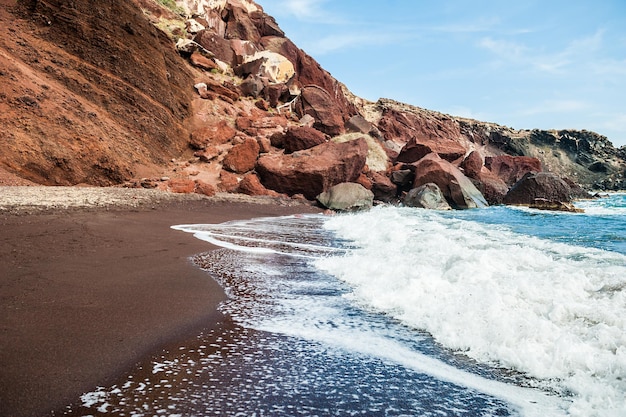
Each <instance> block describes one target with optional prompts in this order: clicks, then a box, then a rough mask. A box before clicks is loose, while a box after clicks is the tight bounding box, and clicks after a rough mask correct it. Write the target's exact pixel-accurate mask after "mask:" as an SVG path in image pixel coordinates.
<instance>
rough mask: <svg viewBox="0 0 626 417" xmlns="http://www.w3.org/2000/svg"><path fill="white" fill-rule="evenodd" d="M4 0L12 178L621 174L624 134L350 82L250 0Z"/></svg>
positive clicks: (262, 184)
mask: <svg viewBox="0 0 626 417" xmlns="http://www.w3.org/2000/svg"><path fill="white" fill-rule="evenodd" d="M4 2H5V3H6V5H7V6H6V7H3V8H2V9H0V23H1V24H0V35H1V36H0V120H2V123H3V129H2V130H0V140H2V141H3V144H4V146H3V147H2V148H0V172H6V173H7V174H6V175H9V176H11V178H19V179H21V180H23V181H32V182H35V183H41V184H49V185H75V184H91V185H114V184H120V185H121V184H124V185H126V186H141V187H150V188H158V189H163V190H174V189H175V190H183V191H189V190H191V192H200V193H202V192H203V191H202V190H208V193H209V194H210V193H211V192H212V191H211V190H219V191H226V192H241V193H247V194H257V193H258V194H261V195H267V194H268V193H270V194H271V193H276V192H278V193H286V194H289V195H295V194H302V195H304V196H305V197H306V198H308V199H311V200H313V199H315V197H316V196H317V195H318V194H320V193H322V192H324V191H328V188H329V187H331V186H333V185H335V184H337V183H340V182H358V183H359V184H361V185H362V186H363V187H365V188H366V189H368V190H370V191H371V192H373V193H374V196H375V199H377V200H380V201H385V202H397V199H398V197H399V196H401V195H402V194H403V193H406V192H409V191H410V190H411V189H412V188H414V187H416V186H419V185H422V182H423V181H427V182H432V181H431V180H429V179H428V178H429V176H432V175H435V174H434V173H433V171H432V169H433V168H432V166H433V165H438V168H437V172H438V174H437V177H438V178H437V184H438V186H439V187H440V188H441V190H442V192H443V194H444V196H445V197H446V198H447V199H448V200H449V202H450V203H451V205H452V206H454V207H457V208H464V207H473V206H481V205H484V204H485V199H486V200H487V201H488V202H489V204H501V203H502V202H503V201H508V200H505V199H504V196H505V195H507V193H508V192H509V189H510V188H511V187H512V186H513V185H514V184H515V183H516V181H518V180H520V179H521V178H522V177H523V176H524V175H525V174H527V173H531V172H541V171H545V172H552V173H554V174H556V175H558V176H559V177H561V178H562V179H563V181H564V182H566V183H567V184H568V185H569V186H570V189H571V190H572V191H571V195H573V196H576V197H581V196H585V195H586V193H585V191H584V189H591V188H594V189H600V190H613V189H620V188H626V160H625V158H626V150H625V149H624V148H622V149H615V148H614V147H613V146H612V145H611V144H610V142H609V141H608V139H607V138H605V137H603V136H601V135H598V134H596V133H593V132H587V131H573V130H559V131H540V130H515V129H512V128H509V127H506V126H500V125H496V124H494V123H487V122H480V121H476V120H472V119H466V118H460V117H455V116H451V115H446V114H442V113H438V112H435V111H431V110H426V109H422V108H419V107H415V106H411V105H408V104H403V103H399V102H396V101H393V100H390V99H380V100H378V101H377V102H369V101H367V100H364V99H361V98H359V97H356V96H354V95H353V94H352V93H350V91H348V89H347V88H346V87H345V86H344V85H343V84H341V83H340V82H339V81H338V80H336V79H334V78H333V77H332V76H331V75H330V74H329V73H328V72H327V71H326V70H324V69H323V68H322V67H321V66H320V65H319V64H318V63H317V62H316V61H315V60H314V59H313V58H312V57H310V56H309V55H307V54H306V53H305V52H304V51H302V50H301V49H299V48H298V47H297V46H296V45H295V44H294V43H293V42H292V41H291V40H289V39H288V38H287V37H285V34H284V32H283V31H282V30H281V29H280V27H279V26H278V24H277V23H276V21H275V20H274V19H273V18H272V17H271V16H268V15H267V14H266V13H265V12H264V11H263V8H262V7H261V5H259V4H257V3H256V2H254V1H251V0H178V1H172V2H163V1H157V0H132V1H130V2H122V1H121V0H112V1H110V2H107V4H106V5H100V4H98V5H96V4H95V2H94V1H93V0H75V1H73V2H70V3H67V2H64V1H61V0H50V1H46V2H38V1H32V0H28V1H27V0H24V1H21V2H18V1H17V0H4ZM3 4H4V3H3ZM94 9H97V10H98V13H97V16H96V15H95V14H94V13H93V10H94ZM349 142H357V143H358V145H355V144H354V143H352V144H348V143H349ZM363 143H365V145H366V146H365V148H366V150H365V158H366V159H365V163H363V161H362V158H363V157H364V154H363ZM339 145H341V146H339ZM338 147H339V148H342V147H345V149H349V151H347V152H346V153H342V152H337V151H335V150H333V149H337V148H338ZM357 149H358V150H357ZM432 155H436V156H437V157H438V158H440V159H441V160H442V161H444V162H445V164H444V163H443V162H437V163H434V162H433V156H432ZM283 175H284V177H282V176H283ZM165 178H167V180H165ZM170 180H171V181H170ZM12 181H13V180H12ZM191 183H194V184H196V185H195V186H194V187H192V186H191ZM198 184H206V186H204V185H203V186H202V187H199V186H198ZM461 184H462V185H461ZM183 185H184V186H183ZM579 185H580V186H582V188H581V187H580V186H579ZM472 187H473V189H472ZM463 190H464V191H463ZM483 196H484V198H483Z"/></svg>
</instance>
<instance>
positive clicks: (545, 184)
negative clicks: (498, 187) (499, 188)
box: [503, 172, 572, 205]
mask: <svg viewBox="0 0 626 417" xmlns="http://www.w3.org/2000/svg"><path fill="white" fill-rule="evenodd" d="M537 199H544V200H547V201H553V202H570V201H571V200H572V190H571V188H570V186H569V185H568V184H567V183H566V182H565V181H563V180H562V179H561V178H559V177H558V176H557V175H555V174H553V173H551V172H538V173H528V174H526V175H524V177H523V178H522V179H520V180H519V181H518V182H517V183H516V184H515V185H514V186H513V187H512V188H511V190H510V191H509V192H508V193H507V195H506V196H505V197H504V200H503V202H504V203H505V204H520V205H531V204H533V203H535V200H537Z"/></svg>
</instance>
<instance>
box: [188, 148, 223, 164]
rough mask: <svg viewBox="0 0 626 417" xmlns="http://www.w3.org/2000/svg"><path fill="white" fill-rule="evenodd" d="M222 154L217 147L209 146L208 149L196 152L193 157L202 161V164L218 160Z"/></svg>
mask: <svg viewBox="0 0 626 417" xmlns="http://www.w3.org/2000/svg"><path fill="white" fill-rule="evenodd" d="M220 153H221V152H220V150H219V149H217V147H216V146H207V147H206V149H202V150H199V151H196V152H194V153H193V156H195V157H197V158H198V159H200V161H201V162H211V160H212V159H214V158H217V157H218V156H219V155H220Z"/></svg>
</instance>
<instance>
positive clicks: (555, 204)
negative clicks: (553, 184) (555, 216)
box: [528, 198, 585, 213]
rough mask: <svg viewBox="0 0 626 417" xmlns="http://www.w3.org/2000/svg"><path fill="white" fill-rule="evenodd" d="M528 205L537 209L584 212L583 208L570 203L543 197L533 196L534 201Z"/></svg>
mask: <svg viewBox="0 0 626 417" xmlns="http://www.w3.org/2000/svg"><path fill="white" fill-rule="evenodd" d="M528 207H530V208H534V209H538V210H550V211H567V212H570V213H584V212H585V210H583V209H579V208H577V207H575V206H574V205H573V204H572V203H565V202H563V201H550V200H546V199H545V198H535V201H534V202H533V203H532V204H531V205H529V206H528Z"/></svg>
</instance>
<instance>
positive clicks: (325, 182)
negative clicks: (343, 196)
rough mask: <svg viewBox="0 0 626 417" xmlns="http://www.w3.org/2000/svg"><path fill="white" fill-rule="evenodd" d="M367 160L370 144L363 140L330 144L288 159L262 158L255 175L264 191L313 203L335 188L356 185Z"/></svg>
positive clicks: (296, 153) (278, 155) (299, 152)
mask: <svg viewBox="0 0 626 417" xmlns="http://www.w3.org/2000/svg"><path fill="white" fill-rule="evenodd" d="M366 158H367V143H366V142H365V140H363V139H361V140H354V141H350V142H345V143H333V142H327V143H324V144H321V145H318V146H316V147H314V148H311V149H307V150H304V151H298V152H294V153H292V154H288V155H281V154H273V155H264V156H262V157H260V158H259V161H258V163H257V166H256V171H257V173H258V174H259V177H260V179H261V182H262V183H263V185H264V186H265V187H267V188H269V189H272V190H275V191H277V192H279V193H284V194H288V195H294V194H302V195H304V196H305V197H306V198H307V199H310V200H313V199H315V198H316V197H317V196H318V195H319V194H320V193H322V192H324V191H326V190H328V189H329V188H330V187H332V186H333V185H336V184H339V183H342V182H355V181H356V180H357V179H358V178H359V175H360V174H361V171H362V170H363V167H364V166H365V161H366Z"/></svg>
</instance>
